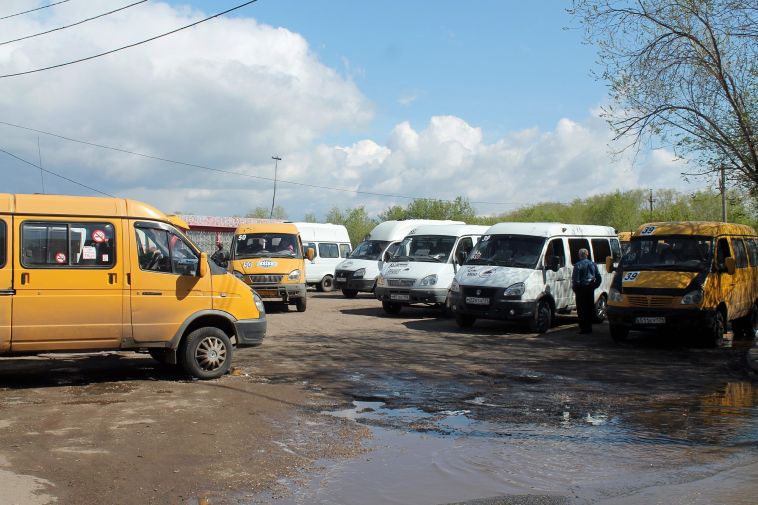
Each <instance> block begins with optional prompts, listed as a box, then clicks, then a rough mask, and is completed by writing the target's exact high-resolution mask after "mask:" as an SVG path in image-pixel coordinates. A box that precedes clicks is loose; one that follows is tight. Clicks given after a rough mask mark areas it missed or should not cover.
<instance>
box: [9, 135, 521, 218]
mask: <svg viewBox="0 0 758 505" xmlns="http://www.w3.org/2000/svg"><path fill="white" fill-rule="evenodd" d="M0 124H2V125H6V126H10V127H13V128H18V129H21V130H27V131H31V132H35V133H41V134H43V135H49V136H51V137H55V138H59V139H61V140H66V141H69V142H76V143H78V144H84V145H87V146H92V147H98V148H100V149H108V150H111V151H116V152H119V153H124V154H131V155H133V156H140V157H142V158H147V159H150V160H155V161H162V162H165V163H172V164H174V165H181V166H185V167H192V168H200V169H202V170H209V171H212V172H218V173H222V174H228V175H238V176H241V177H248V178H250V179H257V180H262V181H269V182H274V178H272V177H263V176H260V175H252V174H246V173H244V172H235V171H233V170H223V169H220V168H213V167H208V166H205V165H198V164H196V163H188V162H185V161H177V160H172V159H169V158H162V157H160V156H153V155H150V154H144V153H138V152H135V151H129V150H128V149H121V148H119V147H112V146H106V145H103V144H97V143H94V142H88V141H86V140H78V139H74V138H71V137H66V136H64V135H59V134H57V133H51V132H47V131H44V130H38V129H36V128H30V127H28V126H21V125H17V124H13V123H8V122H6V121H0ZM276 181H278V182H280V183H286V184H292V185H294V186H302V187H306V188H314V189H327V190H330V191H341V192H344V193H355V194H359V195H369V196H382V197H387V198H400V199H404V200H422V199H428V200H437V201H439V202H448V203H453V202H454V200H446V199H443V198H427V197H419V196H408V195H393V194H389V193H376V192H372V191H361V190H357V189H348V188H338V187H334V186H322V185H318V184H309V183H306V182H298V181H288V180H286V179H276ZM469 203H472V204H478V205H523V202H483V201H470V202H469Z"/></svg>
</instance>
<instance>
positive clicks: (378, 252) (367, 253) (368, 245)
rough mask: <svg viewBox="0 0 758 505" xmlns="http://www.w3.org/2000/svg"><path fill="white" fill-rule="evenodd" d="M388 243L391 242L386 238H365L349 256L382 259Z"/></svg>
mask: <svg viewBox="0 0 758 505" xmlns="http://www.w3.org/2000/svg"><path fill="white" fill-rule="evenodd" d="M388 244H389V242H387V241H385V240H365V241H363V242H361V243H360V244H358V245H357V246H356V247H355V249H353V252H351V253H350V256H349V258H351V259H357V260H380V259H382V252H383V251H384V249H385V248H386V247H387V245H388Z"/></svg>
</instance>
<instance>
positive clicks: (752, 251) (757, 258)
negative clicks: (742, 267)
mask: <svg viewBox="0 0 758 505" xmlns="http://www.w3.org/2000/svg"><path fill="white" fill-rule="evenodd" d="M745 243H746V244H747V252H748V256H749V257H750V266H751V267H758V239H755V238H754V239H752V240H750V239H748V240H746V241H745Z"/></svg>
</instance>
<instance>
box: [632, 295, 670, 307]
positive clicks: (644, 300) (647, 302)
mask: <svg viewBox="0 0 758 505" xmlns="http://www.w3.org/2000/svg"><path fill="white" fill-rule="evenodd" d="M627 300H629V305H631V306H632V307H668V306H669V305H671V301H672V300H673V298H672V297H671V296H637V295H627Z"/></svg>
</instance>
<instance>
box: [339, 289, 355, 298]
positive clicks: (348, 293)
mask: <svg viewBox="0 0 758 505" xmlns="http://www.w3.org/2000/svg"><path fill="white" fill-rule="evenodd" d="M342 295H343V296H344V297H345V298H355V297H356V296H357V295H358V291H357V290H355V289H343V290H342Z"/></svg>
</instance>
